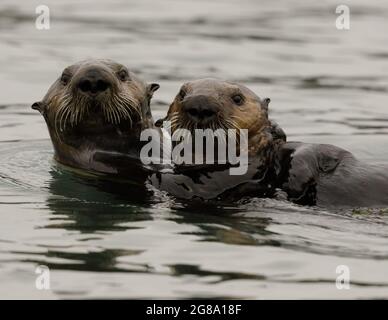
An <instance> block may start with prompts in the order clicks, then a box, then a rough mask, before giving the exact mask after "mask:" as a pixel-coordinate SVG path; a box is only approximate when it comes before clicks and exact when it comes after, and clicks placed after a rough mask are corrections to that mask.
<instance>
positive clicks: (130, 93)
mask: <svg viewBox="0 0 388 320" xmlns="http://www.w3.org/2000/svg"><path fill="white" fill-rule="evenodd" d="M158 88H159V85H157V84H150V85H147V84H146V83H144V82H143V81H142V80H140V79H139V78H138V77H137V76H136V75H135V74H133V73H132V72H130V71H129V70H128V68H126V67H125V66H123V65H122V64H119V63H116V62H114V61H111V60H87V61H82V62H79V63H76V64H74V65H71V66H69V67H67V68H65V70H63V72H62V74H61V76H60V77H59V78H58V79H57V80H56V81H55V82H54V84H53V85H52V86H51V87H50V89H49V90H48V92H47V94H46V96H45V97H44V98H43V100H42V101H40V102H36V103H34V104H33V105H32V108H33V109H36V110H39V111H40V113H42V115H43V116H44V118H45V119H46V122H47V125H48V127H49V130H50V134H51V136H52V138H55V139H58V140H60V141H65V142H66V141H67V140H68V141H69V140H72V138H75V137H76V136H78V137H79V136H82V137H83V138H86V137H88V136H95V135H98V134H111V135H112V136H114V135H119V136H125V135H128V134H131V133H133V131H134V130H135V129H141V128H144V127H149V126H151V125H152V116H151V111H150V99H151V97H152V94H153V93H154V91H156V90H157V89H158Z"/></svg>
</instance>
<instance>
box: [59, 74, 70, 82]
mask: <svg viewBox="0 0 388 320" xmlns="http://www.w3.org/2000/svg"><path fill="white" fill-rule="evenodd" d="M70 79H71V76H70V75H69V74H68V73H62V76H61V82H62V84H63V85H67V84H68V83H69V82H70Z"/></svg>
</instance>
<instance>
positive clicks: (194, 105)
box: [183, 96, 219, 122]
mask: <svg viewBox="0 0 388 320" xmlns="http://www.w3.org/2000/svg"><path fill="white" fill-rule="evenodd" d="M218 109H219V106H218V104H217V103H216V101H214V100H213V99H212V98H211V97H207V96H195V97H190V98H187V99H185V100H184V101H183V110H184V111H185V112H186V113H187V114H188V115H189V117H190V118H191V119H193V120H194V121H197V122H207V121H210V120H212V119H213V118H215V116H216V114H217V111H218Z"/></svg>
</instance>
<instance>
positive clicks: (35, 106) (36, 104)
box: [31, 101, 46, 114]
mask: <svg viewBox="0 0 388 320" xmlns="http://www.w3.org/2000/svg"><path fill="white" fill-rule="evenodd" d="M31 108H32V109H34V110H38V111H39V112H40V113H41V114H43V113H44V112H45V111H46V104H45V103H43V102H42V101H38V102H34V103H33V104H32V106H31Z"/></svg>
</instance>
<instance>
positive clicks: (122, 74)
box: [117, 69, 129, 81]
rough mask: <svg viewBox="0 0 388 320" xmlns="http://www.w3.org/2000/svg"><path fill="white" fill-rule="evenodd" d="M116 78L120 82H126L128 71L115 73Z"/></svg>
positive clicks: (123, 70)
mask: <svg viewBox="0 0 388 320" xmlns="http://www.w3.org/2000/svg"><path fill="white" fill-rule="evenodd" d="M117 76H118V77H119V79H120V80H121V81H127V80H128V78H129V74H128V71H127V70H125V69H122V70H120V71H119V72H118V73H117Z"/></svg>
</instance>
